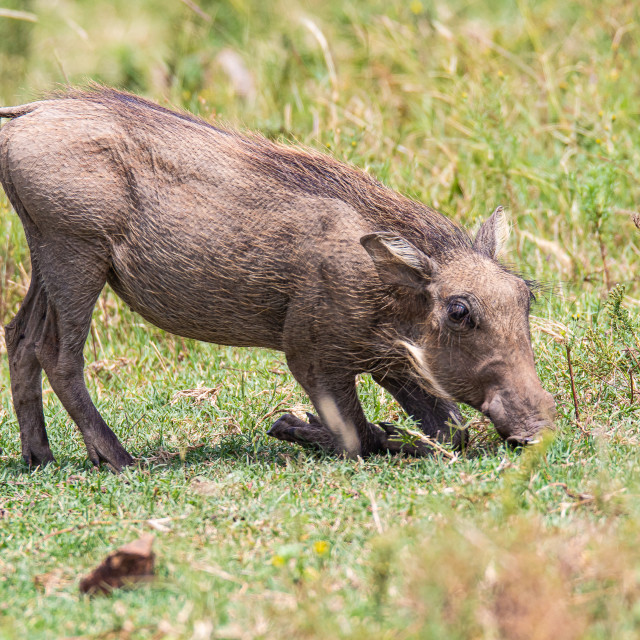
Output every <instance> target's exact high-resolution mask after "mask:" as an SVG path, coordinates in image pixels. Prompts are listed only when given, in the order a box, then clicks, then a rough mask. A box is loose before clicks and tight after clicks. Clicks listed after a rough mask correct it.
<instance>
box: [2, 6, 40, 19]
mask: <svg viewBox="0 0 640 640" xmlns="http://www.w3.org/2000/svg"><path fill="white" fill-rule="evenodd" d="M0 18H9V19H11V20H23V21H25V22H38V16H37V15H36V14H35V13H31V12H30V11H16V10H15V9H2V8H0Z"/></svg>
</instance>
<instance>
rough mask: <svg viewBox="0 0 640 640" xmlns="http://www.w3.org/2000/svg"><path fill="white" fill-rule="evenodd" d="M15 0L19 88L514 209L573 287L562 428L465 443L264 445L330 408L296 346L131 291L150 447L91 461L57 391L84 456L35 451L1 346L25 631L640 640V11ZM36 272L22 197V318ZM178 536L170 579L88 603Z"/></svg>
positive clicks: (10, 510) (101, 359)
mask: <svg viewBox="0 0 640 640" xmlns="http://www.w3.org/2000/svg"><path fill="white" fill-rule="evenodd" d="M5 5H6V6H7V7H8V8H14V9H19V10H23V11H29V12H32V13H33V14H35V15H36V17H37V22H25V21H22V20H19V21H17V20H10V19H8V18H2V17H0V60H1V63H2V64H3V69H4V68H6V69H10V70H11V73H10V74H9V73H7V74H4V73H3V74H2V77H0V98H1V101H2V102H3V103H4V104H9V103H17V102H19V101H21V100H27V99H30V98H33V97H34V96H37V95H38V93H39V92H41V91H44V90H46V89H50V88H51V86H52V85H54V84H55V83H58V82H64V81H65V79H67V78H68V79H69V80H70V81H72V82H79V81H82V79H83V78H85V77H88V76H90V77H92V78H95V79H99V80H103V81H106V82H109V83H113V84H117V85H119V86H124V87H126V88H130V89H132V90H135V91H138V92H140V93H144V94H146V95H149V96H151V97H155V98H156V99H158V100H161V101H163V100H165V101H167V102H169V103H172V104H176V105H181V106H185V107H187V108H189V109H191V110H193V111H195V112H197V113H200V114H201V115H203V116H204V117H207V118H211V119H221V120H224V121H227V122H229V123H231V124H233V125H235V126H239V127H245V126H246V127H250V128H255V129H259V130H261V131H263V132H265V133H266V134H267V135H269V136H271V137H274V138H278V139H284V140H298V141H301V142H303V143H305V144H310V145H313V146H316V147H319V148H324V149H326V150H328V151H329V152H330V153H333V154H335V155H336V156H337V157H339V158H342V159H344V160H346V161H349V162H352V163H354V164H356V165H358V166H360V167H365V168H367V170H369V171H371V172H372V173H373V174H375V175H376V176H378V177H379V178H380V179H382V180H383V181H384V182H386V183H387V184H389V185H390V186H392V187H393V188H396V189H398V190H400V191H402V192H404V193H407V194H409V195H411V196H413V197H415V198H418V199H420V200H423V201H424V202H427V203H431V204H433V205H435V206H437V207H438V208H440V209H441V210H443V211H444V212H446V213H447V214H448V215H450V216H452V217H453V218H455V219H456V220H458V221H459V222H461V223H462V224H465V225H467V226H469V227H473V226H474V225H477V224H478V222H479V221H480V220H481V219H484V218H485V217H486V216H487V215H488V214H489V213H490V211H491V210H493V208H494V207H495V206H496V205H498V204H504V205H505V206H507V207H508V208H509V210H510V214H511V218H512V221H513V231H512V234H511V239H510V241H509V244H508V249H509V252H508V254H507V255H506V257H505V259H506V260H508V261H510V262H512V263H513V264H514V265H515V267H516V268H517V269H518V270H519V271H521V272H522V273H524V274H525V275H526V276H527V277H535V278H537V279H538V280H540V281H541V282H543V283H544V285H545V286H544V287H543V291H542V294H541V295H540V296H539V301H538V303H537V305H536V306H535V307H534V309H533V317H532V340H533V343H534V350H535V352H536V357H537V366H538V371H539V374H540V377H541V379H542V381H543V385H544V386H545V388H547V389H548V390H549V391H551V392H552V393H553V394H554V395H555V397H556V400H557V403H558V409H559V418H558V421H557V426H558V432H557V435H556V437H555V439H553V440H552V441H546V442H544V443H542V444H540V445H538V446H536V447H533V448H530V449H527V450H526V451H511V450H509V449H507V448H505V447H504V446H503V445H502V444H501V443H499V442H498V441H497V440H496V438H495V436H494V435H493V432H492V430H491V427H490V426H488V425H486V424H485V423H483V422H482V421H480V420H479V419H478V417H477V416H475V415H474V414H473V412H471V411H469V412H467V415H468V417H469V419H470V420H474V422H473V426H472V430H473V438H472V442H471V445H470V447H469V450H468V452H467V454H466V456H463V457H458V458H456V459H455V460H451V459H450V458H448V457H446V456H442V455H436V456H434V457H433V458H429V459H422V460H414V459H408V458H391V457H375V458H371V459H369V460H366V461H346V460H340V459H331V458H326V457H322V456H317V455H313V454H310V453H307V452H304V451H301V450H300V449H298V448H296V447H293V446H289V445H287V444H285V443H280V442H276V441H272V440H270V439H269V438H268V437H266V435H265V433H266V430H267V429H268V427H269V425H270V424H271V422H272V421H273V420H274V418H275V416H277V412H278V411H280V410H289V409H292V408H293V409H296V410H305V409H310V405H309V404H308V399H307V398H306V397H305V396H304V394H303V393H302V391H301V390H300V389H299V387H297V386H296V384H295V383H294V381H293V379H292V377H291V376H290V375H289V373H288V372H287V371H286V367H285V366H284V364H283V362H282V357H281V355H280V354H278V353H272V352H264V351H257V350H246V349H245V350H242V349H232V348H226V347H218V346H215V345H205V344H200V343H196V342H193V341H189V340H185V341H183V340H180V339H179V338H176V337H173V336H170V335H167V334H164V333H162V332H161V331H159V330H157V329H155V328H153V327H151V326H149V325H147V324H146V323H144V322H143V321H142V320H141V319H140V318H139V317H137V316H135V315H134V314H132V313H131V312H130V311H129V310H128V309H127V308H126V307H125V306H124V305H123V304H122V303H121V302H119V301H118V300H117V299H116V298H115V296H114V295H113V293H111V292H109V291H106V292H105V293H104V294H103V296H102V298H101V300H100V301H99V304H98V305H97V307H96V311H95V315H94V322H93V331H92V336H91V337H90V339H89V341H88V343H87V347H86V351H85V356H86V361H87V379H88V384H89V388H90V391H91V394H92V397H93V398H94V399H95V401H96V403H97V406H98V408H99V409H100V411H101V413H102V415H103V416H104V417H105V419H106V420H107V422H108V423H109V424H110V425H111V426H112V428H113V429H114V430H115V432H116V433H117V435H118V436H119V437H120V439H121V440H122V441H123V442H124V443H125V445H126V447H127V448H128V450H129V451H131V452H133V453H134V454H135V455H136V456H137V457H138V458H139V460H140V464H139V466H138V467H136V468H134V469H131V470H128V471H126V472H125V473H124V474H122V475H120V476H114V475H112V474H110V473H108V472H106V471H100V472H97V471H96V470H94V469H92V468H91V467H90V465H89V464H88V462H87V461H86V455H85V450H84V446H83V445H82V442H81V438H80V436H79V434H78V433H77V429H76V428H75V426H74V425H73V424H72V422H71V420H70V419H69V417H68V416H67V414H66V413H65V412H64V410H63V408H62V407H61V405H60V404H59V402H58V400H57V399H56V397H55V396H54V394H53V393H52V392H51V391H50V388H49V387H48V384H47V383H46V381H45V414H46V416H47V421H48V426H49V434H50V438H51V441H52V447H53V450H54V453H55V454H56V456H57V463H56V464H54V465H51V466H49V467H47V468H46V469H43V470H40V469H38V470H33V471H30V470H28V469H27V468H26V467H25V466H24V465H23V464H22V462H21V460H20V443H19V437H18V427H17V423H16V419H15V416H14V413H13V409H12V406H11V399H10V392H9V376H8V365H7V362H6V357H2V358H1V359H0V447H1V448H2V455H1V456H0V637H1V638H22V637H29V638H61V637H78V636H80V637H88V638H162V637H167V638H280V637H286V636H287V635H289V636H291V637H295V638H328V637H331V638H334V637H335V638H361V637H362V638H364V637H368V638H370V637H374V638H403V639H404V638H407V639H408V638H509V639H519V638H523V639H524V638H527V639H529V638H535V639H546V638H556V637H561V638H569V639H572V638H594V639H595V638H610V637H615V638H616V639H618V638H622V639H624V638H629V639H631V638H636V637H637V636H638V629H639V628H640V606H639V605H638V602H640V552H639V551H638V545H637V531H638V527H639V526H640V499H639V498H640V487H639V480H638V479H639V477H640V474H639V473H638V469H639V468H640V453H639V451H640V448H639V447H638V445H639V443H640V432H639V431H640V427H639V424H638V408H639V407H640V404H639V402H638V397H639V395H640V390H639V389H638V380H637V379H638V377H640V376H639V374H640V367H639V366H638V362H639V361H640V348H639V343H638V340H639V338H640V323H639V322H638V305H639V304H640V302H639V298H640V283H639V278H640V274H639V271H638V264H639V257H638V256H639V254H640V252H639V249H640V232H638V230H637V229H636V227H635V226H634V224H633V222H632V219H631V215H632V214H633V213H634V212H635V211H636V202H637V199H638V185H639V179H640V173H639V170H638V167H640V161H639V160H640V133H639V132H640V128H639V127H638V120H639V118H640V113H639V112H638V109H637V103H638V89H637V83H636V73H635V70H636V69H637V68H638V64H639V63H640V31H638V28H637V25H638V22H639V18H640V15H639V13H640V9H639V8H638V7H637V6H636V5H635V3H626V4H625V3H620V2H613V0H609V1H607V0H605V1H604V2H595V0H588V1H586V2H564V3H560V4H559V3H555V2H552V1H551V0H540V1H538V2H527V1H526V0H520V1H519V2H515V3H512V2H507V1H506V0H505V1H503V2H496V3H491V4H490V5H489V3H487V4H486V6H485V5H484V4H482V3H473V2H469V1H465V0H456V1H455V2H451V3H446V4H444V3H442V4H431V3H427V2H423V3H421V2H418V1H416V2H410V3H402V2H399V1H392V2H384V3H382V2H377V1H373V2H357V3H355V2H354V3H342V2H337V1H333V0H332V1H329V2H326V1H325V2H322V3H321V2H316V1H313V2H312V1H309V2H301V1H296V2H293V3H291V2H286V3H285V2H278V1H277V0H275V1H274V2H270V3H257V2H251V1H250V0H234V1H233V2H230V3H217V2H213V1H207V2H205V1H202V2H200V3H199V6H200V8H201V9H202V11H204V12H205V14H206V15H208V16H209V17H210V18H211V19H210V20H207V19H205V18H203V17H202V16H201V15H200V14H198V13H197V12H196V11H194V10H193V9H192V8H190V7H189V6H188V5H189V3H180V2H169V0H163V1H158V2H155V1H154V2H151V1H150V0H141V1H140V2H137V3H131V2H128V3H127V2H123V1H119V0H118V1H115V2H110V3H93V2H89V1H88V0H84V1H83V0H76V1H71V0H60V1H59V2H57V3H48V2H44V1H43V0H31V1H30V2H17V1H16V2H13V3H11V2H8V3H7V2H5ZM302 17H306V18H307V19H308V20H311V23H310V22H308V21H307V22H302V21H301V20H300V18H302ZM225 48H231V49H232V50H234V51H235V52H237V53H238V54H239V55H240V56H241V59H242V60H244V64H245V65H246V67H247V68H248V70H249V71H250V73H251V75H252V78H253V84H254V87H253V89H254V90H253V92H251V91H249V92H248V93H246V92H245V93H244V94H243V95H244V97H243V95H240V94H238V90H237V89H236V90H234V77H237V72H236V74H235V76H233V74H232V77H230V76H228V75H227V74H226V73H225V72H224V71H223V68H222V66H221V62H220V59H219V58H218V55H219V53H220V51H222V50H223V49H225ZM49 51H51V52H52V53H53V55H48V52H49ZM45 53H46V55H45ZM334 69H335V72H334V71H333V70H334ZM240 93H242V92H240ZM28 272H29V259H28V253H27V250H26V246H25V242H24V238H23V235H22V230H21V227H20V224H19V222H18V220H17V218H16V217H15V215H14V214H13V213H12V212H11V211H10V208H9V206H8V203H7V201H6V199H5V198H4V197H0V287H1V288H0V320H2V321H3V322H5V323H6V322H7V321H8V320H9V319H10V317H11V316H12V315H13V313H15V310H16V309H17V307H18V305H19V302H20V300H21V298H22V296H23V295H24V293H25V291H26V286H27V284H28ZM616 285H618V286H616ZM0 354H2V355H3V356H4V347H3V343H2V341H1V339H0ZM568 357H570V358H571V371H572V374H571V375H570V373H569V359H568ZM571 378H573V389H572V379H571ZM194 389H199V391H198V392H191V391H190V390H194ZM574 392H575V394H574ZM360 393H361V397H362V400H363V404H364V405H365V409H366V411H367V414H368V416H369V417H370V419H372V420H382V419H396V420H402V416H401V414H400V412H399V410H398V408H397V406H396V405H395V404H394V403H393V402H392V401H391V399H390V398H389V397H388V396H387V395H386V394H384V393H382V392H381V391H380V390H379V389H378V388H377V387H376V386H375V385H374V384H373V383H372V382H371V380H370V379H368V378H367V377H364V378H363V379H362V381H361V384H360ZM576 407H577V412H578V415H576ZM149 531H151V532H154V533H155V535H156V541H155V551H156V555H157V578H156V579H155V580H154V581H153V582H152V583H149V584H146V585H142V586H138V587H136V588H131V589H125V590H122V591H118V592H116V593H114V594H112V595H111V596H110V597H95V598H87V597H83V596H80V595H79V592H78V581H79V578H80V577H81V576H82V575H84V574H85V573H86V572H88V571H89V570H90V569H91V568H92V567H93V566H95V565H96V564H97V563H98V562H99V561H100V560H101V559H102V558H103V557H104V556H105V555H106V554H107V553H109V552H110V551H111V550H112V549H114V548H115V547H117V546H119V545H121V544H124V543H126V542H128V541H130V540H132V539H133V538H135V537H136V536H138V535H140V534H141V533H144V532H149Z"/></svg>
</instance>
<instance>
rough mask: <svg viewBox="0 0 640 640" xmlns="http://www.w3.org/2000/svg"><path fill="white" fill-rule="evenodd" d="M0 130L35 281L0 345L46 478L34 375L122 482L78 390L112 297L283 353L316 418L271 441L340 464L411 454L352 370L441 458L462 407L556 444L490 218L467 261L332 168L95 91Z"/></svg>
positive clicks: (40, 107)
mask: <svg viewBox="0 0 640 640" xmlns="http://www.w3.org/2000/svg"><path fill="white" fill-rule="evenodd" d="M0 117H7V118H14V119H13V121H12V122H10V123H8V124H7V125H5V126H4V127H3V128H2V129H1V130H0V181H1V182H2V185H3V186H4V189H5V191H6V193H7V196H8V197H9V199H10V201H11V203H12V204H13V206H14V208H15V210H16V212H17V214H18V215H19V216H20V219H21V221H22V223H23V226H24V229H25V234H26V237H27V242H28V244H29V248H30V251H31V260H32V281H31V287H30V289H29V293H28V294H27V297H26V298H25V301H24V302H23V305H22V307H21V309H20V311H19V312H18V314H17V315H16V317H15V318H14V320H13V321H12V322H11V323H10V324H9V325H8V326H7V328H6V342H7V350H8V355H9V363H10V372H11V385H12V394H13V399H14V406H15V409H16V413H17V415H18V421H19V424H20V430H21V439H22V449H23V456H24V458H25V460H27V462H29V463H33V464H35V463H44V462H47V461H49V460H51V459H52V458H53V455H52V453H51V450H50V448H49V444H48V441H47V435H46V431H45V427H44V418H43V415H42V399H41V387H40V376H41V369H42V368H44V370H45V371H46V373H47V375H48V377H49V380H50V382H51V385H52V387H53V389H54V391H55V392H56V394H57V395H58V396H59V397H60V399H61V401H62V403H63V405H64V406H65V408H66V409H67V410H68V411H69V413H70V415H71V416H72V418H73V419H74V421H75V422H76V423H77V424H78V426H79V428H80V430H81V432H82V435H83V437H84V440H85V443H86V445H87V449H88V452H89V456H90V458H91V460H92V461H93V462H95V463H96V464H99V463H100V461H105V462H107V463H108V464H110V465H111V466H112V467H113V468H115V469H120V468H122V467H123V466H124V465H126V464H130V463H131V461H132V459H131V457H130V456H129V454H128V453H127V452H126V451H125V450H124V449H123V448H122V446H121V445H120V443H119V442H118V440H117V438H116V437H115V435H114V434H113V433H112V432H111V431H110V430H109V428H108V427H107V425H106V424H105V423H104V421H103V420H102V418H101V417H100V415H99V414H98V412H97V410H96V409H95V407H94V405H93V403H92V402H91V399H90V398H89V395H88V392H87V389H86V386H85V384H84V379H83V372H82V370H83V360H82V349H83V345H84V342H85V340H86V337H87V332H88V330H89V323H90V319H91V311H92V309H93V306H94V304H95V301H96V299H97V297H98V295H99V293H100V291H101V290H102V288H103V286H104V284H105V283H106V282H109V284H110V285H111V286H112V288H113V289H114V291H115V292H116V293H117V294H118V295H119V296H120V297H121V298H122V299H123V300H124V301H125V302H126V303H127V304H128V305H129V306H130V307H131V308H132V309H134V310H135V311H137V312H139V313H140V314H141V315H142V316H143V317H145V318H146V319H147V320H149V321H150V322H152V323H154V324H156V325H157V326H159V327H161V328H163V329H165V330H167V331H170V332H173V333H176V334H179V335H182V336H187V337H192V338H196V339H200V340H206V341H210V342H216V343H220V344H231V345H237V346H260V347H269V348H274V349H280V350H282V351H284V353H285V355H286V357H287V362H288V364H289V367H290V369H291V371H292V373H293V374H294V376H295V377H296V378H297V380H298V381H299V382H300V384H301V385H302V386H303V387H304V388H305V390H306V391H307V392H308V393H309V395H310V397H311V400H312V401H313V403H314V405H315V406H316V408H317V409H318V412H319V414H320V419H318V418H315V417H313V418H312V419H310V422H309V423H306V422H303V421H301V420H299V419H297V418H295V417H294V416H290V415H288V416H283V417H282V418H280V420H278V422H277V423H276V424H275V425H274V426H273V428H272V430H271V433H272V435H274V436H275V437H278V438H281V439H285V440H291V441H294V442H299V443H303V444H310V445H316V446H320V447H322V448H324V449H326V450H329V451H335V452H340V451H344V452H346V453H348V454H350V455H367V454H370V453H373V452H376V451H383V450H391V451H400V450H407V447H406V446H405V447H404V448H403V446H402V445H401V444H400V443H399V442H398V441H397V440H395V439H394V438H393V435H394V429H393V427H391V426H390V425H384V427H383V428H380V427H378V426H376V425H372V424H371V423H369V422H367V420H366V418H365V417H364V414H363V412H362V408H361V406H360V403H359V401H358V398H357V393H356V388H355V376H356V374H358V373H361V372H363V371H368V372H370V373H372V375H373V376H374V378H375V379H376V380H377V381H378V382H379V383H380V384H381V385H383V386H384V387H385V388H387V389H388V390H389V391H390V392H391V393H392V394H393V395H394V396H395V397H396V399H397V400H398V401H399V402H400V404H401V405H402V406H403V407H404V408H405V409H406V410H407V411H408V413H409V414H410V415H412V416H413V417H414V418H415V419H416V420H418V421H419V423H420V425H421V427H422V429H423V430H424V431H425V433H427V434H428V435H430V436H432V437H433V438H439V439H447V438H449V437H450V432H451V427H450V424H451V423H453V424H455V423H456V422H459V421H460V413H459V411H458V409H457V407H456V405H455V403H454V401H461V402H468V403H469V404H471V405H472V406H475V407H477V408H478V409H481V410H483V411H485V413H486V414H487V415H490V416H491V417H492V419H493V420H494V422H495V424H496V426H497V428H498V430H499V431H500V433H502V434H503V435H504V436H505V437H511V436H513V437H516V438H518V439H520V440H526V439H528V438H530V437H531V436H532V435H533V434H535V432H537V431H538V430H539V429H540V428H541V427H543V426H548V425H550V421H551V415H552V411H553V410H552V405H553V401H552V400H551V399H550V398H549V396H548V394H545V392H544V391H543V390H542V388H541V387H540V383H539V380H538V379H537V376H536V374H535V368H534V365H533V354H532V351H531V345H530V339H529V334H528V320H527V313H528V305H529V290H528V288H527V286H526V284H525V283H524V281H523V280H522V279H520V278H518V277H517V276H515V275H513V274H511V273H509V272H508V271H506V270H505V269H504V268H503V267H501V266H500V265H499V263H497V262H496V261H495V259H494V257H495V254H496V252H497V245H498V243H499V236H500V229H501V228H502V225H503V217H502V212H501V210H497V211H496V213H494V215H493V216H492V217H491V218H490V219H489V220H488V221H487V223H485V225H484V226H483V227H482V229H481V231H480V232H479V234H478V236H477V237H476V239H475V240H474V241H472V240H471V238H470V237H469V236H468V235H467V234H466V232H465V231H464V230H462V229H460V228H459V227H458V226H457V225H456V224H454V223H453V222H452V221H451V220H449V219H447V218H445V217H444V216H442V215H441V214H440V213H438V212H436V211H434V210H433V209H430V208H429V207H426V206H424V205H422V204H420V203H417V202H414V201H412V200H410V199H408V198H405V197H403V196H401V195H399V194H397V193H395V192H394V191H392V190H390V189H388V188H386V187H384V186H383V185H382V184H380V183H379V182H377V181H376V180H374V179H373V178H372V177H370V176H369V175H367V174H366V173H364V172H363V171H360V170H358V169H356V168H354V167H351V166H349V165H345V164H343V163H340V162H338V161H336V160H335V159H333V158H331V157H330V156H328V155H325V154H320V153H317V152H313V151H310V150H308V149H301V148H297V147H287V146H283V145H278V144H275V143H273V142H270V141H268V140H266V139H265V138H263V137H261V136H259V135H255V134H242V135H241V134H238V133H236V132H234V131H231V130H227V129H224V128H221V127H215V126H212V125H211V124H209V123H207V122H205V121H203V120H201V119H199V118H196V117H195V116H192V115H190V114H185V113H177V112H174V111H170V110H168V109H165V108H163V107H161V106H159V105H156V104H154V103H152V102H149V101H146V100H143V99H141V98H139V97H137V96H132V95H130V94H127V93H124V92H120V91H115V90H113V89H108V88H104V87H92V88H90V89H88V90H74V91H70V92H67V93H64V94H61V95H58V96H55V97H53V98H52V99H50V100H44V101H41V102H36V103H32V104H31V105H24V106H22V107H15V108H7V109H0ZM452 305H453V306H452ZM456 305H457V306H456ZM464 313H466V315H464ZM460 314H463V315H464V319H463V321H460V320H459V319H458V316H460ZM452 318H454V320H452ZM462 437H463V436H462V435H461V434H460V433H458V434H457V435H456V438H457V441H458V442H460V441H461V440H462ZM413 451H414V452H416V453H421V452H424V451H425V449H424V448H420V447H418V448H417V449H415V448H414V449H413Z"/></svg>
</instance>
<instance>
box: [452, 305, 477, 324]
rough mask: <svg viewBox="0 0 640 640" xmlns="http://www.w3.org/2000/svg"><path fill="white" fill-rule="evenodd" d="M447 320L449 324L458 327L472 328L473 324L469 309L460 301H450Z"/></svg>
mask: <svg viewBox="0 0 640 640" xmlns="http://www.w3.org/2000/svg"><path fill="white" fill-rule="evenodd" d="M447 318H448V319H449V322H451V323H453V324H455V325H458V326H460V327H472V326H474V324H475V323H474V322H473V320H472V318H471V312H470V311H469V307H468V306H467V305H466V304H465V303H464V302H462V300H452V301H451V302H450V303H449V305H448V306H447Z"/></svg>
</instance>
